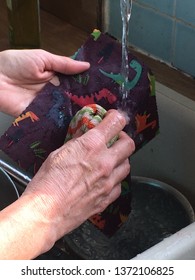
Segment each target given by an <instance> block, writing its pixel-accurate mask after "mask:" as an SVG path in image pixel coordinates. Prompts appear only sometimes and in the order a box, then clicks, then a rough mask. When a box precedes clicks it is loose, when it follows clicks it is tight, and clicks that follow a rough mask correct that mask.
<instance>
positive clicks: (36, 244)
mask: <svg viewBox="0 0 195 280" xmlns="http://www.w3.org/2000/svg"><path fill="white" fill-rule="evenodd" d="M39 200H40V199H39V197H37V196H34V195H24V196H21V197H20V198H19V199H18V200H17V201H15V202H14V203H13V204H11V205H10V206H8V207H6V208H5V209H4V210H2V211H1V212H0V240H1V242H2V243H1V247H0V259H33V258H35V257H37V256H38V255H40V254H42V253H44V252H46V251H48V250H49V249H50V248H51V247H52V246H53V245H54V243H55V241H56V229H55V228H54V225H53V224H52V223H50V222H49V218H48V216H46V215H45V214H44V212H43V213H42V212H41V208H40V207H38V206H37V205H39Z"/></svg>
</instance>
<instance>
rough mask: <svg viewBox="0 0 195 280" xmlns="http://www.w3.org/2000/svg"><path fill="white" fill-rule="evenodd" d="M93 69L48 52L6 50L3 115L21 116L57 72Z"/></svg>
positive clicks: (0, 94)
mask: <svg viewBox="0 0 195 280" xmlns="http://www.w3.org/2000/svg"><path fill="white" fill-rule="evenodd" d="M89 67H90V65H89V63H88V62H81V61H75V60H73V59H71V58H68V57H65V56H59V55H55V54H52V53H49V52H47V51H44V50H41V49H37V50H6V51H2V52H0V111H2V112H4V113H6V114H9V115H11V116H14V117H16V116H18V115H19V114H21V113H22V111H23V110H24V109H25V108H26V107H27V106H28V105H29V104H30V103H31V102H32V100H33V99H34V98H35V96H36V95H37V93H38V92H39V91H40V90H41V89H42V88H43V87H44V85H45V84H46V83H47V82H48V81H51V80H52V78H53V77H54V76H55V72H60V73H63V74H68V75H69V74H70V75H71V74H77V73H80V72H83V71H85V70H87V69H88V68H89Z"/></svg>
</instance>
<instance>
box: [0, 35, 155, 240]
mask: <svg viewBox="0 0 195 280" xmlns="http://www.w3.org/2000/svg"><path fill="white" fill-rule="evenodd" d="M128 55H129V65H130V73H129V83H128V85H127V86H128V88H129V95H128V100H127V111H128V114H129V116H130V123H129V124H128V125H127V126H126V128H125V131H126V132H127V133H128V134H129V135H130V136H131V137H132V138H133V139H134V141H135V145H136V151H137V150H138V149H140V148H141V147H142V146H143V145H145V144H146V143H147V142H149V141H150V140H151V139H153V138H154V137H155V135H156V134H157V133H158V129H159V122H158V113H157V105H156V98H155V91H154V77H153V75H152V73H151V71H150V69H149V68H148V67H147V66H146V65H145V64H144V63H143V62H142V61H140V60H138V59H137V58H136V57H135V56H133V55H132V54H131V53H129V54H128ZM74 59H76V60H82V61H89V62H90V64H91V67H90V69H89V70H88V71H86V72H84V73H82V74H79V75H70V76H68V75H62V74H59V73H56V76H57V80H58V81H59V85H54V84H52V83H50V82H49V83H48V84H47V85H46V86H45V87H44V88H43V89H42V90H41V91H40V93H39V94H38V95H37V97H36V98H35V99H34V101H33V102H32V103H31V104H30V105H29V106H28V107H27V108H26V109H25V110H24V112H23V113H22V114H21V115H20V116H19V117H18V118H17V119H16V120H15V122H14V123H13V124H12V126H11V127H10V128H8V130H7V131H6V132H5V133H4V135H2V137H1V138H0V149H2V150H3V151H4V152H5V153H6V154H7V155H8V156H10V157H11V158H12V159H13V160H14V161H15V162H17V163H18V165H19V166H20V167H21V168H23V169H24V170H26V171H28V172H30V173H31V174H35V173H36V172H37V171H38V169H39V168H40V166H41V164H42V163H43V161H44V160H45V159H46V158H47V156H48V155H49V154H50V153H51V152H52V151H53V150H55V149H57V148H58V147H60V146H61V145H63V143H64V139H65V137H66V133H67V130H68V125H69V123H70V121H71V119H72V117H73V116H74V115H75V113H76V112H77V111H78V110H79V109H81V108H82V107H83V106H85V105H88V104H91V103H96V104H99V105H101V106H102V107H104V108H105V109H106V110H108V109H110V108H118V107H120V105H119V104H120V101H121V96H120V82H121V77H120V70H121V44H120V43H119V42H118V41H117V40H115V39H114V38H112V37H110V36H109V35H107V34H102V33H100V32H99V33H98V32H97V31H95V32H93V33H92V34H91V35H90V36H89V38H88V39H87V40H86V42H85V43H84V45H83V46H82V47H81V48H80V49H79V50H78V52H77V53H76V54H75V55H74ZM126 183H127V184H128V189H129V190H128V193H130V176H128V178H127V180H126ZM120 199H121V198H119V200H120ZM119 204H120V207H121V209H122V208H124V214H125V215H128V214H129V213H130V211H131V207H130V195H129V194H128V195H127V197H126V203H125V204H124V201H122V203H119ZM122 204H123V206H122ZM115 206H116V204H115ZM122 212H123V211H122ZM118 213H119V212H118ZM119 218H120V217H119V215H118V218H117V219H118V220H117V221H116V223H114V222H113V220H112V222H113V224H114V225H113V228H112V226H110V225H111V224H112V223H111V221H109V223H108V226H107V228H108V229H107V230H106V231H105V232H106V233H107V234H108V235H112V234H113V233H114V232H115V231H116V229H117V228H118V226H119V224H120V223H121V220H120V219H119ZM106 219H107V220H109V217H107V218H106ZM110 228H111V229H110Z"/></svg>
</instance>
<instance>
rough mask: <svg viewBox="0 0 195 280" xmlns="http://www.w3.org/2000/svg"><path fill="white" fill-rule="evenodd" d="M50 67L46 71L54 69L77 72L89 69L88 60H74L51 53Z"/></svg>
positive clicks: (61, 71)
mask: <svg viewBox="0 0 195 280" xmlns="http://www.w3.org/2000/svg"><path fill="white" fill-rule="evenodd" d="M49 67H50V69H45V70H46V71H55V72H60V73H63V74H68V75H72V74H78V73H81V72H84V71H86V70H88V69H89V67H90V64H89V62H85V61H78V60H74V59H72V58H69V57H65V56H59V55H54V54H53V55H52V59H51V60H50V63H49Z"/></svg>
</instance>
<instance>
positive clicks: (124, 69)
mask: <svg viewBox="0 0 195 280" xmlns="http://www.w3.org/2000/svg"><path fill="white" fill-rule="evenodd" d="M120 8H121V17H122V24H123V29H122V64H121V75H122V77H123V81H122V84H121V89H120V91H121V107H122V108H121V109H125V107H126V101H127V96H128V89H127V88H126V84H127V82H128V77H129V63H128V35H129V21H130V18H131V10H132V0H120Z"/></svg>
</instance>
